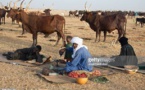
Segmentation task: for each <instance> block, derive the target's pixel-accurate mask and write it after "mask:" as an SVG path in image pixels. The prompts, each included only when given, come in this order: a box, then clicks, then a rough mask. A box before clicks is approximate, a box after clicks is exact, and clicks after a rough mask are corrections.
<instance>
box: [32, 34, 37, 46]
mask: <svg viewBox="0 0 145 90" xmlns="http://www.w3.org/2000/svg"><path fill="white" fill-rule="evenodd" d="M36 45H37V32H35V33H33V44H32V47H34V46H36Z"/></svg>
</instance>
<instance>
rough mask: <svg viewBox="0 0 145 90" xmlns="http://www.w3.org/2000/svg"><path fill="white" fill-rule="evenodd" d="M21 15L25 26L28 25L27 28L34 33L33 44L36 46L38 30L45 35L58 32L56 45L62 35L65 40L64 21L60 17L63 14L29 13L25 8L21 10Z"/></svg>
mask: <svg viewBox="0 0 145 90" xmlns="http://www.w3.org/2000/svg"><path fill="white" fill-rule="evenodd" d="M20 16H21V20H22V24H23V26H24V27H26V28H27V29H26V30H27V31H28V32H30V33H31V34H32V35H33V44H32V46H36V44H37V34H38V32H42V33H44V34H45V35H49V34H51V33H53V32H57V35H58V40H57V42H56V44H55V45H57V44H58V42H59V40H60V38H61V37H62V40H63V42H65V36H64V34H63V23H62V22H60V21H59V19H58V18H59V17H61V16H58V15H54V16H37V15H28V14H27V13H26V12H25V11H24V10H21V11H20ZM64 44H65V43H64Z"/></svg>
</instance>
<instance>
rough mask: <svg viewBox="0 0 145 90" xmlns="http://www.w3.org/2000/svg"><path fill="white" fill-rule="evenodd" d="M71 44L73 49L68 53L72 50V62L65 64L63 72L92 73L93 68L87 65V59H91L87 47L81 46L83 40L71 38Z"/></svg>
mask: <svg viewBox="0 0 145 90" xmlns="http://www.w3.org/2000/svg"><path fill="white" fill-rule="evenodd" d="M71 43H72V44H73V48H70V51H72V50H73V55H72V61H71V62H67V63H66V67H65V71H66V72H71V71H75V70H86V71H92V69H93V67H92V66H91V65H88V58H91V54H90V53H89V51H88V49H87V47H86V46H85V45H83V39H81V38H79V37H73V38H72V40H71Z"/></svg>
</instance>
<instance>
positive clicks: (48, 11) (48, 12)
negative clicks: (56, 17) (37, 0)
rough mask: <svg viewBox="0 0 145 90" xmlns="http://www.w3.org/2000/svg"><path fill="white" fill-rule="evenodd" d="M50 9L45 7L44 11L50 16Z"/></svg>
mask: <svg viewBox="0 0 145 90" xmlns="http://www.w3.org/2000/svg"><path fill="white" fill-rule="evenodd" d="M50 11H51V10H50V9H45V10H44V11H43V12H45V14H46V15H47V16H50V15H51V14H50Z"/></svg>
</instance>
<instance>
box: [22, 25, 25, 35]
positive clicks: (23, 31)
mask: <svg viewBox="0 0 145 90" xmlns="http://www.w3.org/2000/svg"><path fill="white" fill-rule="evenodd" d="M24 33H25V30H24V25H23V24H22V35H23V34H24Z"/></svg>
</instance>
